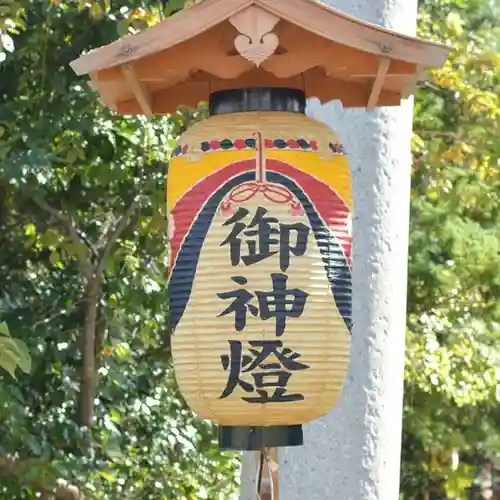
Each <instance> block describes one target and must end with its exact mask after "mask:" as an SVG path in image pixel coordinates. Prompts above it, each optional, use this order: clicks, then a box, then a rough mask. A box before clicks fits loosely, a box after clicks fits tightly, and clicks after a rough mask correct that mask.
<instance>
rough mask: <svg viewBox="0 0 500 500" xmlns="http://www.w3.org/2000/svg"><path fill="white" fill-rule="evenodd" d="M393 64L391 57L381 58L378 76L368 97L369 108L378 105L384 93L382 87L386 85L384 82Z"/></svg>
mask: <svg viewBox="0 0 500 500" xmlns="http://www.w3.org/2000/svg"><path fill="white" fill-rule="evenodd" d="M390 65H391V59H390V58H389V57H385V56H382V57H380V59H379V64H378V70H377V76H376V77H375V81H374V82H373V87H372V91H371V93H370V97H369V99H368V105H367V108H368V109H373V108H375V107H377V104H378V100H379V98H380V94H381V93H382V88H383V87H384V82H385V79H386V77H387V73H388V72H389V66H390Z"/></svg>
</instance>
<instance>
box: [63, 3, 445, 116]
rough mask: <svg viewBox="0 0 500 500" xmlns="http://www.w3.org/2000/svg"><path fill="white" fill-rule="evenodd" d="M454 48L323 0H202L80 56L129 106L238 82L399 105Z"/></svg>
mask: <svg viewBox="0 0 500 500" xmlns="http://www.w3.org/2000/svg"><path fill="white" fill-rule="evenodd" d="M449 50H450V48H449V47H447V46H444V45H442V44H438V43H434V42H427V41H424V40H421V39H418V38H413V37H409V36H405V35H402V34H399V33H396V32H394V31H390V30H387V29H383V28H381V27H379V26H376V25H374V24H370V23H367V22H364V21H361V20H359V19H356V18H354V17H352V16H349V15H347V14H344V13H343V12H340V11H338V10H335V9H332V8H330V7H328V6H326V5H324V4H322V3H320V2H318V1H316V0H201V1H199V2H198V3H196V4H195V5H193V6H192V7H189V8H187V9H185V10H183V11H180V12H178V13H177V14H174V15H173V16H171V17H169V18H168V19H166V20H164V21H162V22H160V23H158V24H156V25H155V26H152V27H151V28H148V29H147V30H145V31H142V32H140V33H138V34H136V35H127V36H124V37H122V38H120V39H119V40H117V41H115V42H113V43H111V44H109V45H106V46H104V47H101V48H99V49H96V50H93V51H91V52H89V53H88V54H85V55H83V56H81V57H80V58H79V59H76V60H75V61H73V62H72V63H71V66H72V68H73V70H74V71H75V72H76V73H77V74H78V75H83V74H88V75H89V76H90V79H91V85H92V87H93V88H94V90H96V91H97V92H98V93H99V94H100V100H101V102H102V103H103V104H104V105H106V106H109V107H111V108H113V109H115V110H116V111H118V112H119V113H122V114H146V115H153V114H166V113H171V112H172V111H174V110H175V109H176V108H178V107H179V106H188V107H192V108H194V107H196V106H197V105H198V103H199V102H201V101H207V100H208V96H209V95H210V93H212V92H214V91H217V90H223V89H232V88H246V87H260V86H275V87H277V86H279V87H291V88H298V89H302V90H304V91H305V93H306V96H307V97H317V98H318V99H319V100H320V101H321V102H323V103H324V102H328V101H332V100H336V99H339V100H341V101H342V103H343V105H344V107H368V108H373V107H376V106H397V105H399V104H400V102H401V99H402V98H405V97H408V96H409V95H411V94H412V93H413V91H414V89H415V87H416V85H417V82H418V81H420V80H422V79H423V78H424V75H425V71H426V69H428V68H430V67H440V66H442V65H443V64H444V63H445V61H446V59H447V57H448V52H449Z"/></svg>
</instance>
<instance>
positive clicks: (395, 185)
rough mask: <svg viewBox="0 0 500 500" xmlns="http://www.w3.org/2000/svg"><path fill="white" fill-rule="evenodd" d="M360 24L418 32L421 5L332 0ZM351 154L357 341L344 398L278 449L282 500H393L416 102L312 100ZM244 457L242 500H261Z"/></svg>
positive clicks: (312, 109) (397, 0) (398, 0)
mask: <svg viewBox="0 0 500 500" xmlns="http://www.w3.org/2000/svg"><path fill="white" fill-rule="evenodd" d="M325 3H328V4H329V5H331V6H333V7H336V8H339V9H342V10H344V11H345V12H348V13H350V14H353V15H355V16H357V17H360V18H362V19H366V20H368V21H371V22H374V23H376V24H379V25H382V26H386V27H389V28H393V29H395V30H397V31H400V32H404V33H407V34H414V33H415V25H416V12H417V0H326V1H325ZM309 114H310V116H313V117H315V118H316V119H318V120H321V121H324V122H326V123H327V124H329V125H331V126H332V128H334V129H335V131H336V132H338V133H339V135H340V137H341V138H342V141H343V143H344V145H345V146H346V148H347V151H348V154H349V157H350V161H351V167H352V175H353V190H354V203H355V215H354V221H353V225H354V249H353V256H354V265H353V287H354V302H353V320H354V328H353V336H352V350H351V364H350V369H349V374H348V377H347V380H346V383H345V386H344V391H343V394H342V396H341V398H340V400H339V402H338V403H337V405H336V406H335V408H334V409H333V410H332V412H331V413H330V414H329V415H328V416H326V417H324V418H322V419H320V420H318V421H316V422H313V423H311V424H309V425H306V426H305V428H304V434H305V435H304V439H305V443H306V444H305V446H303V447H298V448H289V449H285V450H280V458H279V462H280V500H397V499H398V497H399V470H400V451H401V450H400V449H401V423H402V399H403V369H404V345H405V344H404V338H405V322H406V286H407V257H408V219H409V201H410V165H411V154H410V139H411V128H412V102H411V101H408V102H405V103H404V105H403V106H402V107H400V108H399V107H398V108H382V109H378V110H375V111H364V110H359V111H352V110H349V111H345V112H344V111H343V110H342V109H341V107H340V106H339V105H338V104H335V103H333V104H329V105H326V106H320V105H318V103H315V102H311V103H310V105H309ZM254 478H255V460H254V459H250V457H249V456H247V457H246V460H245V461H244V466H243V476H242V495H241V497H240V498H241V500H255V486H254Z"/></svg>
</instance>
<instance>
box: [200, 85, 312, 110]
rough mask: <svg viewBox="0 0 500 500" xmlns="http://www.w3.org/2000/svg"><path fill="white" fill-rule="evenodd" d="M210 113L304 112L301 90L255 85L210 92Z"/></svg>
mask: <svg viewBox="0 0 500 500" xmlns="http://www.w3.org/2000/svg"><path fill="white" fill-rule="evenodd" d="M209 111H210V115H211V116H212V115H222V114H226V113H245V112H249V111H285V112H289V113H302V114H304V113H305V112H306V95H305V93H304V91H303V90H299V89H291V88H286V87H255V88H246V89H230V90H220V91H218V92H213V93H212V94H210V100H209Z"/></svg>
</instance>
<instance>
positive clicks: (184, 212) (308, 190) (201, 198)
mask: <svg viewBox="0 0 500 500" xmlns="http://www.w3.org/2000/svg"><path fill="white" fill-rule="evenodd" d="M250 170H255V159H250V160H242V161H240V162H237V163H232V164H230V165H228V166H227V167H224V168H222V169H221V170H218V171H217V172H215V173H213V174H211V175H210V176H208V177H206V178H205V179H202V180H201V181H200V182H199V183H198V184H196V185H194V186H193V187H192V188H191V189H190V190H189V191H187V192H186V194H185V195H184V196H183V197H182V198H180V199H179V200H178V201H177V203H176V204H175V205H174V207H173V209H172V218H173V220H174V234H173V235H172V240H171V255H170V263H171V266H173V264H174V263H175V259H176V258H177V254H178V252H179V249H180V247H181V245H182V242H183V240H184V238H185V236H186V234H187V233H188V231H189V229H190V228H191V226H192V224H193V222H194V220H195V218H196V215H197V213H198V212H199V210H200V209H201V208H202V206H203V204H204V203H205V202H206V201H207V200H208V199H209V198H210V196H211V195H212V194H213V193H214V192H215V191H216V190H217V189H218V188H219V187H220V186H222V185H223V184H224V183H225V182H226V181H227V180H229V179H230V178H231V177H234V176H235V175H238V174H241V173H243V172H248V171H250ZM266 170H269V171H274V172H277V173H280V174H282V175H286V176H287V177H289V178H290V179H292V180H293V181H295V182H296V183H297V184H298V185H299V186H300V187H301V188H302V190H303V192H304V193H305V194H306V195H307V196H308V197H309V199H310V200H311V203H312V204H313V205H314V206H315V208H316V210H317V211H318V213H319V215H320V216H321V217H322V219H323V220H324V221H325V223H326V225H327V226H328V227H329V228H330V229H331V230H332V231H333V232H334V234H335V236H336V237H337V239H338V240H339V243H340V244H341V245H342V247H343V249H344V252H345V255H346V257H347V260H348V262H349V264H350V263H351V246H352V237H351V235H350V234H349V232H348V226H347V224H348V219H349V214H350V211H349V207H348V206H347V205H346V203H345V202H344V200H342V198H340V197H339V196H338V195H337V193H336V192H335V191H334V190H333V189H332V188H331V187H330V186H328V185H327V184H325V183H324V182H322V181H320V180H318V179H316V178H315V177H312V176H311V175H309V174H307V173H306V172H303V171H301V170H299V169H297V168H295V167H294V166H292V165H288V164H286V163H283V162H281V161H280V160H275V159H267V161H266Z"/></svg>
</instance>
